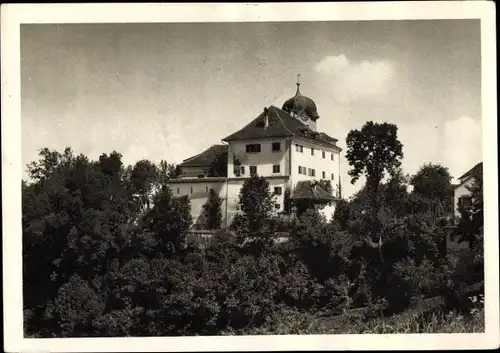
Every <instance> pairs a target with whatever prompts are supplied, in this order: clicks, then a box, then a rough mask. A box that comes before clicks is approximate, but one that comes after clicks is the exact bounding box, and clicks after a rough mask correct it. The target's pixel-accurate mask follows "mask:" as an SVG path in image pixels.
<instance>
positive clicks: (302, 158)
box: [291, 139, 340, 195]
mask: <svg viewBox="0 0 500 353" xmlns="http://www.w3.org/2000/svg"><path fill="white" fill-rule="evenodd" d="M297 144H298V145H302V146H304V147H303V152H298V151H296V147H295V146H296V145H297ZM311 148H314V155H311ZM291 151H292V166H291V168H292V174H291V176H292V183H293V184H294V185H295V183H297V181H302V180H321V179H323V172H325V179H327V180H330V182H331V183H332V187H333V190H334V195H335V192H336V190H337V184H338V181H339V175H340V169H339V168H340V167H339V158H340V153H339V152H337V151H335V150H333V149H329V148H325V147H323V146H321V145H318V144H315V143H312V142H309V141H307V140H300V139H294V140H293V141H292V145H291ZM322 151H325V158H323V156H322ZM332 153H333V157H334V158H333V161H332V159H331V154H332ZM299 166H302V167H305V168H306V169H307V170H306V173H308V169H309V168H312V169H315V170H316V176H315V177H311V176H309V175H308V174H306V175H304V174H299ZM332 173H333V176H334V178H333V180H332V178H331V175H332Z"/></svg>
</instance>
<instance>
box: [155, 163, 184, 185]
mask: <svg viewBox="0 0 500 353" xmlns="http://www.w3.org/2000/svg"><path fill="white" fill-rule="evenodd" d="M157 169H158V182H159V183H160V185H165V184H166V183H167V182H168V181H169V180H170V179H175V178H178V177H179V176H180V175H181V169H180V167H179V166H178V165H175V164H172V163H168V162H167V161H164V160H161V161H160V164H159V165H158V167H157Z"/></svg>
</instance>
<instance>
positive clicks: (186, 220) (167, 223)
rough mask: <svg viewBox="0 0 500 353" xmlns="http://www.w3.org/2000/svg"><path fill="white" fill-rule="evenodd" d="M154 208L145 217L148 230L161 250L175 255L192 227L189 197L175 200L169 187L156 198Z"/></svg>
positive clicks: (164, 188)
mask: <svg viewBox="0 0 500 353" xmlns="http://www.w3.org/2000/svg"><path fill="white" fill-rule="evenodd" d="M153 204H154V206H153V208H152V209H151V210H150V211H149V212H148V213H147V214H146V216H145V226H146V229H147V230H149V231H151V232H153V233H154V234H155V235H156V238H157V239H158V240H159V244H160V250H162V251H164V252H167V253H175V252H176V251H177V250H178V249H179V248H180V247H182V246H183V244H185V235H186V232H187V230H188V229H189V228H190V227H191V225H192V223H193V219H192V217H191V205H190V201H189V199H188V198H187V197H179V198H174V197H173V195H172V191H171V190H170V188H168V187H162V189H161V190H160V191H159V192H158V193H157V194H156V195H155V196H154V199H153Z"/></svg>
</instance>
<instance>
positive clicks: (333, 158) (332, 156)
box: [332, 153, 334, 161]
mask: <svg viewBox="0 0 500 353" xmlns="http://www.w3.org/2000/svg"><path fill="white" fill-rule="evenodd" d="M333 160H334V157H333V153H332V161H333Z"/></svg>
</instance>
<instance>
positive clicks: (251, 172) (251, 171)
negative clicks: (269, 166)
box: [250, 165, 257, 175]
mask: <svg viewBox="0 0 500 353" xmlns="http://www.w3.org/2000/svg"><path fill="white" fill-rule="evenodd" d="M256 174H257V167H256V166H254V165H251V166H250V175H256Z"/></svg>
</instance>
